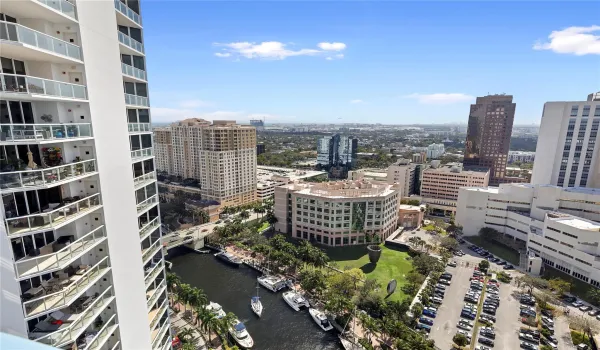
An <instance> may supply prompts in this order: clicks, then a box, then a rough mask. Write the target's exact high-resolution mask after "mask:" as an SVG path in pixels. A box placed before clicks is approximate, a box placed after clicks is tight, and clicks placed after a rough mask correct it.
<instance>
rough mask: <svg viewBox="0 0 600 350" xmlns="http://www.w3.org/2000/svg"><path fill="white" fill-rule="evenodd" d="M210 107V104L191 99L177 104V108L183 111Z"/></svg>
mask: <svg viewBox="0 0 600 350" xmlns="http://www.w3.org/2000/svg"><path fill="white" fill-rule="evenodd" d="M206 106H210V103H208V102H206V101H202V100H197V99H192V100H184V101H181V102H179V107H181V108H184V109H194V108H198V107H206Z"/></svg>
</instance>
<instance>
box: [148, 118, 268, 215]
mask: <svg viewBox="0 0 600 350" xmlns="http://www.w3.org/2000/svg"><path fill="white" fill-rule="evenodd" d="M154 133H155V142H156V149H157V150H156V158H157V169H158V170H160V171H165V172H167V173H168V174H169V175H176V176H181V177H182V178H184V179H185V178H193V179H197V180H199V181H200V186H201V192H202V197H203V198H205V199H211V200H215V201H218V202H219V203H221V205H223V206H227V205H240V204H244V203H249V202H253V201H255V200H256V129H255V128H254V127H253V126H248V125H239V124H236V123H235V122H234V121H224V120H215V121H213V123H212V124H211V123H210V122H209V121H206V120H203V119H198V118H191V119H186V120H183V121H180V122H177V123H173V124H171V125H170V126H168V127H163V128H156V129H154Z"/></svg>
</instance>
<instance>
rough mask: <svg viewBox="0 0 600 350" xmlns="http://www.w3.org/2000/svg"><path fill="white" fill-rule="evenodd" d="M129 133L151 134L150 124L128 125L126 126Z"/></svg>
mask: <svg viewBox="0 0 600 350" xmlns="http://www.w3.org/2000/svg"><path fill="white" fill-rule="evenodd" d="M127 128H128V129H129V132H151V131H152V127H151V126H150V123H129V124H127Z"/></svg>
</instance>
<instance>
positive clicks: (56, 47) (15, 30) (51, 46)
mask: <svg viewBox="0 0 600 350" xmlns="http://www.w3.org/2000/svg"><path fill="white" fill-rule="evenodd" d="M0 28H1V29H2V30H0V39H1V40H8V41H16V42H19V43H22V44H25V45H31V46H34V47H36V48H38V49H41V50H45V51H50V52H52V53H55V54H59V55H63V56H67V57H69V58H72V59H76V60H81V49H80V48H79V46H77V45H73V44H71V43H68V42H66V41H64V40H60V39H57V38H55V37H53V36H50V35H48V34H44V33H42V32H38V31H37V30H33V29H30V28H27V27H25V26H22V25H20V24H17V23H10V22H5V21H0Z"/></svg>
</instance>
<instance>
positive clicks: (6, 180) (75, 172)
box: [0, 159, 97, 190]
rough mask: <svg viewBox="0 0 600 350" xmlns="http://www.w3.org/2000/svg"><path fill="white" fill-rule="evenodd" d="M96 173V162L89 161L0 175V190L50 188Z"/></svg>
mask: <svg viewBox="0 0 600 350" xmlns="http://www.w3.org/2000/svg"><path fill="white" fill-rule="evenodd" d="M96 171H97V170H96V160H94V159H90V160H84V161H81V162H76V163H70V164H65V165H59V166H55V167H51V168H45V169H36V170H21V171H12V172H7V173H0V188H2V189H23V190H27V187H39V186H51V185H52V184H54V183H58V182H61V181H67V180H69V179H76V178H78V177H80V176H84V175H86V174H91V173H95V172H96Z"/></svg>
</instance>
